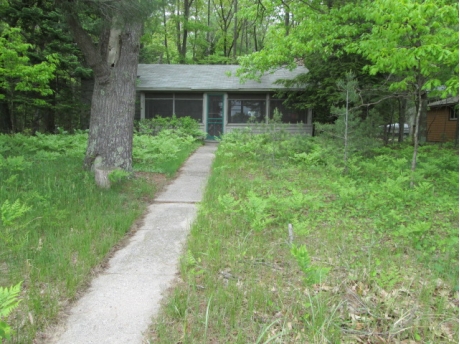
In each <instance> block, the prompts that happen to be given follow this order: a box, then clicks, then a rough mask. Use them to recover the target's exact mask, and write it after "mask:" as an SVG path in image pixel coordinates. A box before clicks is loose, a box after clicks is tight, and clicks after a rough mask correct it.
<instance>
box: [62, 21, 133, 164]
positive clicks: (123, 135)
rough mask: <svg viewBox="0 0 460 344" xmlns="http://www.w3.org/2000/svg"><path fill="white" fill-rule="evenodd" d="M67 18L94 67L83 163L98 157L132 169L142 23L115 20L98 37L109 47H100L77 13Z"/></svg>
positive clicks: (106, 162) (105, 161)
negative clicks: (89, 116) (83, 26)
mask: <svg viewBox="0 0 460 344" xmlns="http://www.w3.org/2000/svg"><path fill="white" fill-rule="evenodd" d="M67 18H68V23H69V26H70V29H71V31H72V33H73V36H74V39H75V41H76V42H77V44H78V46H79V47H80V49H81V50H82V52H83V54H84V55H85V58H86V61H87V63H88V64H89V66H90V67H91V68H92V69H93V71H94V90H93V96H92V102H91V118H90V125H89V136H88V147H87V150H86V156H85V159H84V166H85V167H86V168H91V167H92V165H93V163H94V161H95V159H96V158H99V160H100V161H101V163H100V166H101V167H102V168H117V167H118V168H122V169H124V170H128V171H129V170H131V169H132V139H133V120H134V110H135V93H136V79H137V64H138V57H139V44H140V36H141V32H142V24H141V23H139V22H135V21H132V22H127V23H123V25H120V23H118V25H117V26H115V25H114V21H112V27H111V29H110V30H109V31H110V33H109V34H107V33H108V31H107V30H104V31H103V34H101V37H100V41H99V46H104V47H106V48H105V50H99V51H98V49H97V48H96V45H95V44H94V43H93V42H92V40H91V37H90V36H89V35H88V34H87V33H86V31H84V30H83V28H82V26H81V24H80V22H79V21H78V18H77V17H76V16H75V15H74V14H69V15H68V17H67ZM115 36H116V37H115ZM107 40H109V41H110V42H109V41H107ZM114 42H115V43H116V44H114ZM109 43H111V44H112V45H110V44H109ZM107 49H109V50H110V54H109V51H107Z"/></svg>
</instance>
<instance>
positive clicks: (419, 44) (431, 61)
mask: <svg viewBox="0 0 460 344" xmlns="http://www.w3.org/2000/svg"><path fill="white" fill-rule="evenodd" d="M363 18H364V19H365V20H366V21H368V22H372V24H373V26H372V30H370V32H368V33H365V34H364V35H362V36H361V39H360V40H359V41H356V42H350V44H349V46H348V47H347V50H349V51H353V52H356V53H360V54H362V55H363V56H365V57H366V58H368V59H369V60H370V61H371V63H370V64H369V65H367V66H366V70H368V71H369V73H370V74H376V73H379V72H386V73H390V74H392V75H397V76H399V77H400V79H399V80H393V81H392V82H391V83H390V87H389V89H390V90H404V91H406V90H407V91H410V92H412V94H413V95H414V98H415V100H416V104H417V115H416V120H415V133H414V154H413V159H412V170H415V168H416V163H417V147H418V136H419V135H418V134H419V131H420V124H421V121H420V117H421V114H422V112H423V109H426V102H424V99H426V94H427V92H429V91H436V88H439V87H441V86H444V89H443V91H442V92H441V93H442V95H443V96H446V95H449V94H458V71H459V69H458V3H457V2H453V1H449V0H446V1H443V0H441V1H439V0H424V1H415V0H376V1H372V2H370V3H369V4H368V6H366V11H364V12H363ZM424 122H425V121H423V122H422V123H424Z"/></svg>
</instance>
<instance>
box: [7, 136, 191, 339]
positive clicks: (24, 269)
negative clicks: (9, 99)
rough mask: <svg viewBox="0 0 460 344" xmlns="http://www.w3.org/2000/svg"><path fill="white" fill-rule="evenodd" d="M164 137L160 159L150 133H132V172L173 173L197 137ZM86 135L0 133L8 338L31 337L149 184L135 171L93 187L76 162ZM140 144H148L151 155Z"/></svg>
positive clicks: (84, 276)
mask: <svg viewBox="0 0 460 344" xmlns="http://www.w3.org/2000/svg"><path fill="white" fill-rule="evenodd" d="M168 137H169V141H168V145H169V149H170V151H169V153H168V154H169V155H168V157H167V158H165V157H163V156H162V155H161V152H162V151H161V148H156V145H158V144H161V142H160V141H158V139H157V137H152V136H146V135H137V136H136V140H135V145H134V151H135V156H136V158H135V160H134V161H135V162H134V168H135V170H136V171H144V170H155V171H161V172H163V173H165V172H167V173H168V174H169V175H173V174H174V172H175V171H177V169H178V167H179V166H180V165H181V163H182V162H183V161H184V160H185V159H186V158H187V157H188V156H189V155H190V153H191V152H192V151H193V150H194V149H195V148H196V147H197V145H198V144H199V143H197V142H196V141H195V140H193V139H190V138H187V136H185V135H183V134H181V135H176V134H175V133H173V132H169V136H168ZM86 140H87V135H86V134H84V133H80V134H75V135H53V136H51V135H49V136H48V135H47V136H45V135H40V134H39V135H38V136H36V137H29V136H23V135H14V136H5V135H3V136H0V179H1V183H0V207H1V214H0V215H1V216H2V217H1V219H2V221H1V222H0V285H1V286H9V285H14V284H17V283H18V282H19V281H23V284H22V293H21V303H20V306H19V308H18V309H17V311H16V312H14V313H13V315H12V316H10V318H9V319H8V322H9V323H10V325H11V327H12V329H13V332H12V339H11V342H12V343H31V342H32V341H33V338H34V337H35V336H36V335H37V332H40V331H41V330H43V329H44V328H45V327H46V326H47V325H49V324H50V323H52V322H53V321H54V320H55V318H56V316H57V315H58V312H59V311H60V310H62V309H63V307H65V305H66V304H68V303H69V302H71V301H72V300H74V299H75V298H76V297H78V294H79V292H81V290H83V289H84V288H85V286H86V284H87V283H88V281H89V280H90V279H91V277H92V276H93V275H94V274H95V273H97V272H98V271H99V270H100V269H101V268H102V267H103V265H104V261H105V260H106V258H107V257H108V254H109V253H110V252H111V250H112V249H113V248H114V247H116V246H117V245H118V243H119V242H120V241H121V240H122V239H123V238H124V237H125V235H126V233H127V232H128V231H129V230H130V229H131V228H133V224H134V223H135V222H136V220H137V219H139V218H140V216H141V215H142V213H143V212H144V210H145V208H146V205H147V203H146V202H148V200H152V199H153V197H154V194H155V192H156V191H157V190H156V185H155V184H152V182H150V181H149V179H145V178H136V177H134V178H125V179H123V180H121V181H119V182H117V183H114V185H113V186H112V188H110V189H108V190H105V189H104V190H102V189H99V188H97V187H96V185H95V182H94V176H93V175H92V173H91V172H88V171H84V170H83V169H82V159H83V154H84V150H85V145H86ZM139 142H142V144H140V143H139ZM147 149H148V150H150V151H154V150H155V149H156V150H157V152H158V153H157V155H156V157H157V159H155V160H152V159H151V156H152V155H151V154H149V153H148V152H146V150H147ZM143 166H144V167H145V169H143V168H142V167H143Z"/></svg>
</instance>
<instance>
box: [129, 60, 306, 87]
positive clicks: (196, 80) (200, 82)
mask: <svg viewBox="0 0 460 344" xmlns="http://www.w3.org/2000/svg"><path fill="white" fill-rule="evenodd" d="M238 68H240V66H238V65H177V64H176V65H171V64H139V66H138V70H137V75H138V85H137V90H139V91H149V90H151V91H269V90H273V89H285V87H283V86H281V85H275V84H274V82H275V81H276V80H279V79H293V78H295V77H296V76H297V75H299V74H302V73H307V72H308V69H307V68H305V67H301V66H299V67H297V68H296V69H294V70H293V71H289V70H288V69H279V70H277V71H275V72H274V73H272V74H265V75H263V76H262V78H261V79H260V82H258V81H254V80H248V81H246V82H245V83H243V84H242V83H240V80H239V78H238V77H236V76H235V73H236V71H237V69H238ZM229 75H230V76H229ZM297 89H299V88H297Z"/></svg>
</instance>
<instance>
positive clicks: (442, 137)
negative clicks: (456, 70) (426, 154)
mask: <svg viewBox="0 0 460 344" xmlns="http://www.w3.org/2000/svg"><path fill="white" fill-rule="evenodd" d="M428 107H429V108H428V112H427V141H429V142H447V141H457V140H458V96H457V97H451V98H447V99H442V100H439V101H436V102H432V103H429V104H428Z"/></svg>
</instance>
